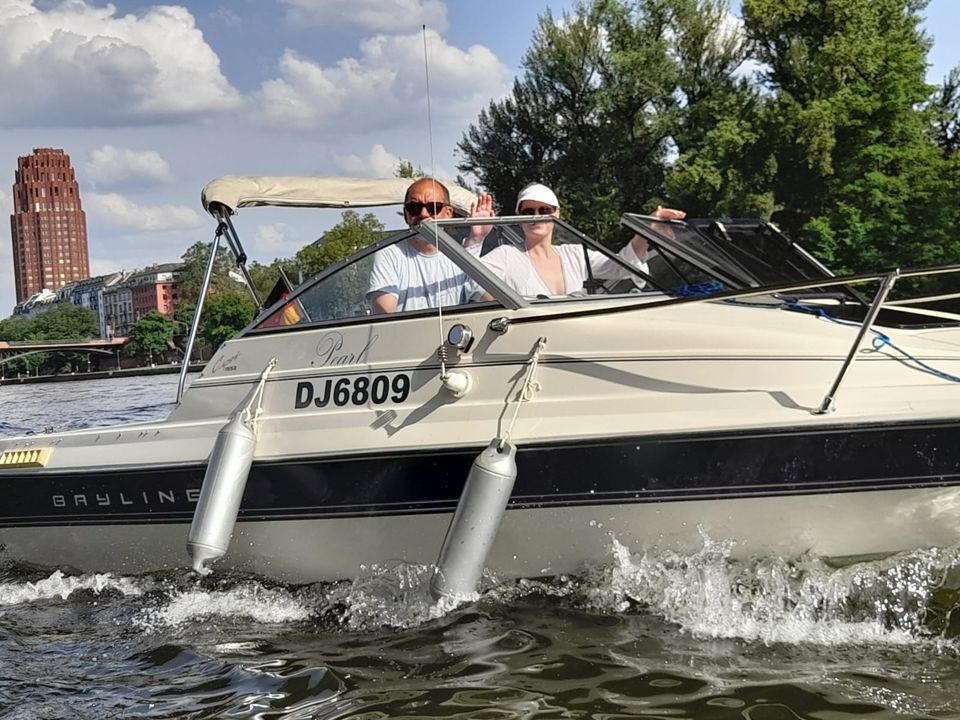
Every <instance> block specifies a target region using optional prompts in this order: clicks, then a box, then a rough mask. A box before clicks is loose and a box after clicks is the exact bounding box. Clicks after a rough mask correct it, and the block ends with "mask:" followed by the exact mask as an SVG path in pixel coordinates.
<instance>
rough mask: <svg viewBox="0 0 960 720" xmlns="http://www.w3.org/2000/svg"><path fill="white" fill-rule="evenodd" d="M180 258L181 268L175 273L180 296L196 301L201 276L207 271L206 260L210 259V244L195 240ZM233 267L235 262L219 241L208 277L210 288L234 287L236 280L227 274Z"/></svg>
mask: <svg viewBox="0 0 960 720" xmlns="http://www.w3.org/2000/svg"><path fill="white" fill-rule="evenodd" d="M180 259H181V260H183V268H182V269H181V270H180V271H179V272H178V273H177V282H178V283H179V284H180V297H182V298H187V299H189V300H193V301H194V302H196V299H197V298H198V297H199V296H200V287H201V285H202V284H203V276H204V273H206V271H207V262H208V261H209V259H210V244H209V243H205V242H202V241H197V242H195V243H194V244H193V245H191V246H190V247H188V248H187V249H186V250H185V251H184V253H183V255H181V256H180ZM233 267H235V263H234V262H233V260H232V257H231V255H230V251H229V250H228V249H227V248H225V247H224V246H223V243H222V242H221V244H220V247H219V248H217V259H216V262H215V263H214V265H213V275H212V276H211V278H210V286H211V288H213V289H214V290H215V291H226V290H233V289H234V288H236V281H235V280H233V279H232V278H231V277H230V275H229V273H230V270H231V268H233Z"/></svg>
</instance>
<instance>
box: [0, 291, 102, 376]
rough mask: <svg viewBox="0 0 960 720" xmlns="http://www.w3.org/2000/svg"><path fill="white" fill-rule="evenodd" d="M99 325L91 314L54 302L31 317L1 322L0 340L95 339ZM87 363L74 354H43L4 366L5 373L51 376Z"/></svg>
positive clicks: (69, 305)
mask: <svg viewBox="0 0 960 720" xmlns="http://www.w3.org/2000/svg"><path fill="white" fill-rule="evenodd" d="M99 332H100V325H99V323H98V322H97V316H96V315H95V314H94V313H93V311H91V310H89V309H87V308H84V307H78V306H77V305H73V304H71V303H65V302H62V303H57V304H56V305H54V306H53V307H52V308H50V309H49V310H47V311H45V312H42V313H40V314H39V315H35V316H32V317H11V318H7V319H6V320H0V340H4V341H6V342H36V343H48V342H65V341H74V340H90V339H91V338H96V337H98V335H99ZM86 363H87V357H86V355H84V354H82V353H76V352H65V351H57V352H44V353H37V354H34V355H28V356H26V357H23V358H18V359H16V360H11V361H10V362H8V363H5V367H4V371H5V372H6V373H18V372H26V373H39V374H44V375H46V374H52V373H56V372H70V371H71V370H72V369H73V368H74V367H78V366H80V365H81V364H83V365H85V364H86Z"/></svg>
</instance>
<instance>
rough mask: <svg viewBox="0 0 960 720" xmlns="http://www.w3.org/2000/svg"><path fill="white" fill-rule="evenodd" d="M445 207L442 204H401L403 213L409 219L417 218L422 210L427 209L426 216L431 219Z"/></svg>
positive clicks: (444, 204)
mask: <svg viewBox="0 0 960 720" xmlns="http://www.w3.org/2000/svg"><path fill="white" fill-rule="evenodd" d="M446 206H447V204H446V203H442V202H425V203H421V202H413V201H411V202H405V203H404V204H403V211H404V212H405V213H406V214H407V215H409V216H410V217H417V216H418V215H419V214H420V213H422V212H423V209H424V208H426V209H427V214H428V215H430V216H431V217H432V216H434V215H436V214H437V213H439V212H440V211H441V210H443V209H444V208H445V207H446Z"/></svg>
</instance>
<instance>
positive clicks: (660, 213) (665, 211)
mask: <svg viewBox="0 0 960 720" xmlns="http://www.w3.org/2000/svg"><path fill="white" fill-rule="evenodd" d="M650 214H651V215H653V217H655V218H660V219H661V220H683V219H684V218H685V217H686V216H687V214H686V213H685V212H684V211H683V210H674V209H673V208H665V207H663V206H662V205H657V209H656V210H654V211H653V212H652V213H650Z"/></svg>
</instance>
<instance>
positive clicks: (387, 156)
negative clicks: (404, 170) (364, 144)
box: [334, 143, 401, 178]
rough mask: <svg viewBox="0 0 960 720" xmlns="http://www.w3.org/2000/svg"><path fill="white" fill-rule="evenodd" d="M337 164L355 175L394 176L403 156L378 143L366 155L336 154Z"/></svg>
mask: <svg viewBox="0 0 960 720" xmlns="http://www.w3.org/2000/svg"><path fill="white" fill-rule="evenodd" d="M334 160H335V161H336V163H337V165H338V166H339V167H340V168H341V169H342V170H343V171H344V172H346V173H348V174H349V175H353V176H355V177H381V178H384V177H394V176H395V175H396V173H397V168H398V167H399V166H400V162H401V158H400V157H399V156H397V155H394V154H393V153H392V152H389V151H388V150H387V149H386V148H385V147H384V146H383V145H381V144H380V143H377V144H376V145H374V146H373V147H371V148H370V152H369V153H368V154H367V155H366V156H365V157H361V156H360V155H354V154H351V155H334Z"/></svg>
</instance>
